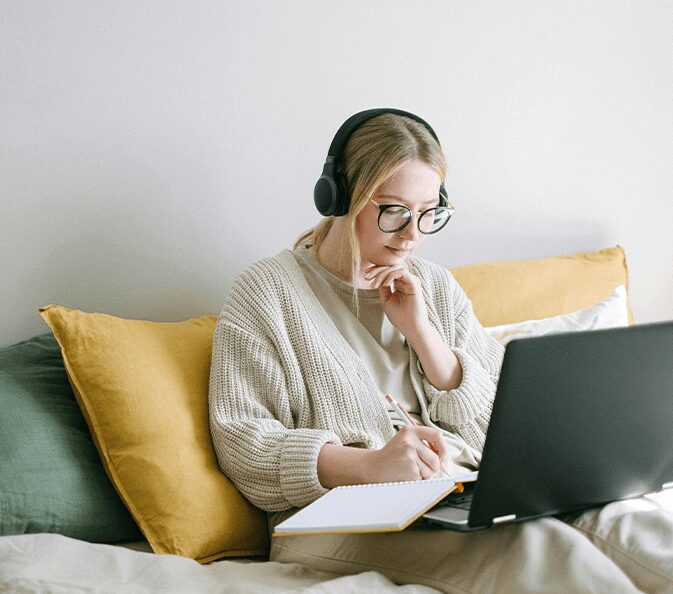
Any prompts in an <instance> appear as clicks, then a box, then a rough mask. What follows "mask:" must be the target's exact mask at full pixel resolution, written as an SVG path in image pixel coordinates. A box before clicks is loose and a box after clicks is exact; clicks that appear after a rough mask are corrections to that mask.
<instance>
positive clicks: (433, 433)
mask: <svg viewBox="0 0 673 594" xmlns="http://www.w3.org/2000/svg"><path fill="white" fill-rule="evenodd" d="M414 430H415V433H416V436H417V437H418V438H419V439H421V440H423V439H424V440H425V441H427V442H428V443H429V444H430V446H432V448H434V450H435V451H436V452H437V456H439V458H440V460H444V459H445V458H446V457H447V456H448V454H449V450H448V448H447V447H446V443H445V442H444V436H443V435H442V432H441V431H440V430H439V429H437V428H436V427H426V426H425V425H416V426H415V427H414Z"/></svg>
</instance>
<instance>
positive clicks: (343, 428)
mask: <svg viewBox="0 0 673 594" xmlns="http://www.w3.org/2000/svg"><path fill="white" fill-rule="evenodd" d="M409 270H410V271H411V272H412V274H415V275H416V276H418V277H419V278H420V280H421V284H422V286H423V294H424V297H425V301H426V303H427V308H428V316H429V319H430V322H431V323H432V325H433V326H434V327H435V328H436V329H437V330H438V332H439V333H440V335H441V336H442V337H443V339H444V340H445V342H446V343H447V344H448V345H449V346H450V348H451V349H452V350H453V352H454V353H455V354H456V356H457V357H458V359H459V360H460V362H461V364H462V366H463V381H462V383H461V385H460V386H459V387H458V388H456V389H455V390H451V391H448V392H446V391H440V390H437V389H436V388H435V387H434V386H432V384H430V382H428V381H427V379H426V378H425V377H424V376H423V374H422V371H421V368H420V365H419V363H418V359H417V357H416V355H415V353H414V352H413V350H412V349H410V357H411V360H410V363H411V364H410V370H411V374H412V382H414V383H420V384H421V385H422V388H423V389H422V392H424V394H425V398H421V399H420V400H421V402H420V404H421V413H422V414H421V417H422V418H423V421H424V422H425V423H426V424H427V425H436V426H439V427H440V428H443V429H445V430H448V431H451V432H453V433H455V434H457V435H459V436H461V437H462V438H463V439H464V440H465V441H466V442H467V443H468V444H469V445H470V446H472V447H473V448H475V449H477V450H480V449H481V448H482V447H483V444H484V438H485V432H486V428H487V426H488V421H489V417H490V414H491V409H492V404H493V395H494V393H495V386H496V383H497V378H498V373H499V370H500V364H501V362H502V354H503V348H502V347H501V346H500V344H498V343H497V342H496V341H495V340H494V339H493V338H491V337H490V336H489V335H488V334H486V332H485V331H484V330H483V328H482V327H481V326H480V325H479V323H478V322H477V320H476V318H475V317H474V314H473V313H472V307H471V305H470V302H469V300H468V299H467V297H466V295H465V293H464V292H463V290H462V289H461V288H460V286H459V285H458V284H457V283H456V281H455V280H454V278H453V277H452V276H451V274H450V273H449V272H448V271H447V270H446V269H444V268H442V267H440V266H437V265H435V264H432V263H430V262H427V261H425V260H422V259H420V258H412V259H410V260H409ZM209 399H210V427H211V433H212V438H213V443H214V446H215V452H216V454H217V458H218V461H219V464H220V467H221V469H222V471H223V472H224V473H225V474H226V475H227V476H228V477H229V478H230V479H231V480H232V481H233V482H234V484H235V485H236V486H237V487H238V489H239V490H240V491H241V492H242V493H243V495H245V496H246V497H247V498H248V499H249V500H250V501H252V502H253V503H254V504H255V505H256V506H258V507H260V508H261V509H264V510H266V511H281V510H286V509H289V508H292V507H303V506H305V505H307V504H309V503H311V502H312V501H314V500H315V499H317V498H318V497H320V496H321V495H323V494H324V493H325V492H326V489H325V488H324V487H323V486H322V485H321V484H320V481H319V480H318V473H317V459H318V454H319V452H320V449H321V448H322V447H323V445H324V444H325V443H335V444H343V445H352V446H358V447H365V448H373V449H378V448H381V447H383V445H385V443H386V442H387V441H388V440H389V439H390V438H391V437H393V435H394V434H395V430H394V429H393V426H392V423H391V421H390V417H389V415H388V412H387V410H386V406H385V404H384V403H383V402H382V400H381V398H380V395H379V391H378V388H377V386H376V385H375V384H374V381H373V379H372V377H371V375H370V374H369V372H368V371H367V369H366V368H365V366H364V363H363V362H362V361H361V360H360V358H359V357H358V356H357V355H356V353H355V352H354V351H353V349H352V348H351V347H350V345H349V344H348V343H347V342H346V340H345V339H344V338H343V336H341V334H340V333H339V331H338V330H337V328H336V327H335V326H334V323H333V322H332V320H331V319H330V318H329V315H328V314H327V312H326V311H325V310H324V308H323V307H322V305H321V304H320V302H319V301H318V299H317V298H316V297H315V295H314V293H313V292H312V291H311V289H310V287H309V285H308V284H307V282H306V280H305V278H304V275H303V273H302V271H301V268H300V267H299V265H298V264H297V262H296V260H295V259H294V257H293V256H292V254H291V253H290V252H289V251H288V250H284V251H283V252H281V253H280V254H278V255H277V256H275V257H273V258H268V259H265V260H261V261H259V262H257V263H255V264H253V265H252V266H251V267H250V268H248V269H247V270H246V271H245V272H243V273H242V274H241V276H240V277H239V278H238V279H237V280H236V283H235V284H234V287H233V288H232V291H231V293H230V295H229V297H228V299H227V301H226V303H225V304H224V307H223V309H222V313H221V314H220V317H219V319H218V322H217V327H216V330H215V335H214V338H213V355H212V365H211V372H210V394H209Z"/></svg>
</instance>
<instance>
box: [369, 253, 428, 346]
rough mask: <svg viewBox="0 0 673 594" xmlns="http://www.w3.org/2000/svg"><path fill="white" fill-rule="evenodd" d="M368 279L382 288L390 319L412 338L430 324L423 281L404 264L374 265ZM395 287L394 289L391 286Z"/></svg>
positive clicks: (379, 288) (383, 306) (370, 268)
mask: <svg viewBox="0 0 673 594" xmlns="http://www.w3.org/2000/svg"><path fill="white" fill-rule="evenodd" d="M364 272H365V279H367V280H370V281H371V287H372V288H373V289H378V290H379V299H380V300H381V307H382V309H383V311H384V313H385V314H386V316H387V318H388V319H389V320H390V323H391V324H392V325H393V326H395V328H397V329H398V330H399V331H400V332H401V333H402V334H403V335H404V336H405V338H407V339H408V340H409V339H410V338H411V337H412V336H416V335H418V334H420V333H421V332H422V331H423V330H424V329H426V328H427V327H428V311H427V308H426V306H425V300H424V299H423V289H422V287H421V281H420V280H419V279H418V278H417V277H416V276H414V275H413V274H411V273H410V272H409V271H408V270H407V269H406V268H404V267H403V266H400V265H397V266H371V267H369V268H368V269H367V270H365V271H364ZM391 287H394V291H393V290H392V289H391Z"/></svg>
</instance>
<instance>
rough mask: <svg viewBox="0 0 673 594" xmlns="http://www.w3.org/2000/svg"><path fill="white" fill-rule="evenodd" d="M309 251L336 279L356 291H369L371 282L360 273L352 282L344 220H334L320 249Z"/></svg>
mask: <svg viewBox="0 0 673 594" xmlns="http://www.w3.org/2000/svg"><path fill="white" fill-rule="evenodd" d="M311 250H312V251H313V253H314V254H315V257H316V259H317V260H318V262H319V263H320V265H321V266H322V267H323V268H325V270H327V271H329V272H330V273H331V274H333V275H334V276H336V277H337V278H340V279H341V280H343V281H345V282H347V283H348V284H349V285H352V286H354V287H355V288H357V289H371V281H368V280H366V279H365V278H364V277H363V276H362V273H360V275H359V276H358V278H356V279H355V282H354V281H353V256H352V252H351V246H350V242H349V241H348V232H347V229H346V221H345V220H344V219H336V220H335V221H334V223H333V224H332V227H331V228H330V230H329V231H328V232H327V235H326V237H325V239H324V240H323V242H322V243H321V244H320V247H319V248H318V249H316V248H315V247H312V248H311Z"/></svg>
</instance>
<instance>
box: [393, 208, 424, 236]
mask: <svg viewBox="0 0 673 594" xmlns="http://www.w3.org/2000/svg"><path fill="white" fill-rule="evenodd" d="M418 217H419V214H418V213H414V214H413V215H412V216H411V220H410V221H409V222H408V223H407V226H406V227H404V229H400V231H398V233H399V234H400V236H401V237H403V238H404V239H406V240H408V241H418V239H419V238H420V236H421V232H420V231H419V230H418Z"/></svg>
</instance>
